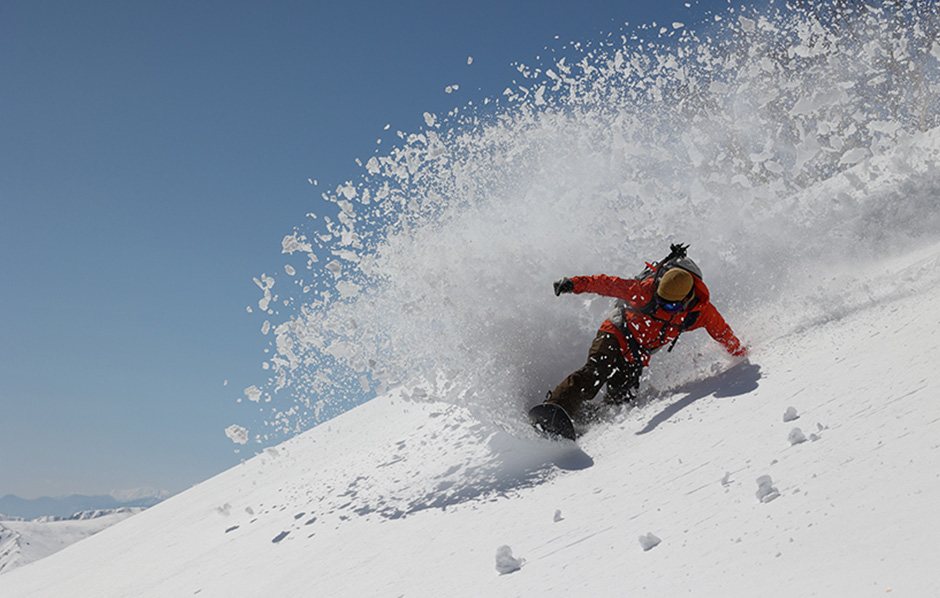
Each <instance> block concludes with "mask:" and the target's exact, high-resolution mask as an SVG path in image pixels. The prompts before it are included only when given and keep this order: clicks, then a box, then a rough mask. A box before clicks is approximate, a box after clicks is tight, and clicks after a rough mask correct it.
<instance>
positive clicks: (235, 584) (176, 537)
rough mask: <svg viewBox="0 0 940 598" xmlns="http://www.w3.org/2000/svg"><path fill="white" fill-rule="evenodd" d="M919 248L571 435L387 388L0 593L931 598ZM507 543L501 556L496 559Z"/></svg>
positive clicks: (933, 391) (929, 411) (935, 431)
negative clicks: (513, 561) (824, 312)
mask: <svg viewBox="0 0 940 598" xmlns="http://www.w3.org/2000/svg"><path fill="white" fill-rule="evenodd" d="M938 266H940V246H932V247H928V248H925V249H922V250H920V251H918V252H915V253H912V254H909V255H908V256H905V257H904V258H903V259H898V260H897V261H895V262H889V263H879V264H877V265H873V267H872V268H871V270H868V271H867V272H865V273H863V274H862V273H860V274H859V276H860V277H861V278H862V279H863V280H867V282H868V283H869V284H872V285H877V286H879V287H880V286H881V285H882V284H883V281H891V280H894V279H895V278H896V279H897V280H905V281H907V283H908V286H909V287H910V288H914V289H916V292H914V293H913V294H908V295H904V296H903V297H902V298H900V299H893V298H888V299H883V300H880V301H878V302H875V303H873V304H870V305H868V306H867V307H864V308H860V309H855V310H852V311H849V312H847V313H845V314H843V315H841V316H839V317H834V318H832V319H831V320H830V321H828V322H824V323H818V324H817V325H815V326H811V327H807V328H806V329H805V330H802V331H800V332H797V333H794V334H792V335H788V336H786V337H783V338H779V339H777V340H775V341H772V342H770V343H768V344H766V345H764V346H762V347H760V348H758V349H757V350H756V351H755V353H754V355H753V359H752V363H750V364H747V363H745V364H740V365H738V366H737V367H736V368H733V369H732V370H730V371H727V372H725V373H723V374H718V375H715V376H713V377H709V378H707V379H705V380H702V381H699V382H697V383H694V384H691V385H690V386H688V387H687V388H683V389H681V390H679V391H678V392H675V393H674V394H671V395H668V396H666V397H665V398H662V399H658V400H654V401H651V402H650V403H649V404H647V405H645V406H643V407H640V408H636V409H633V410H631V411H628V412H626V413H623V414H621V415H619V416H617V417H615V420H614V421H613V423H611V424H609V425H599V426H597V427H595V428H594V429H592V430H590V431H589V432H588V433H587V434H586V435H585V436H584V437H583V439H582V440H581V442H580V446H581V449H582V450H581V451H579V450H577V449H575V448H572V447H565V446H564V445H561V444H555V443H549V442H546V441H542V440H538V439H534V438H531V437H520V438H515V437H512V436H510V435H508V434H496V435H493V436H492V437H491V438H490V439H489V443H488V444H487V445H481V444H478V443H477V442H476V432H477V431H478V430H477V428H478V427H479V424H476V423H475V422H474V420H473V418H471V417H469V416H468V414H467V413H465V412H462V411H461V410H460V409H459V408H456V407H453V406H448V405H438V404H435V403H434V402H433V401H420V402H414V401H407V400H405V399H403V398H402V394H403V393H402V392H401V391H398V392H391V393H389V394H388V395H386V396H383V397H381V398H379V399H376V400H374V401H372V402H370V403H368V404H366V405H363V406H362V407H359V408H357V409H355V410H353V411H352V412H349V413H347V414H345V415H343V416H341V417H339V418H337V419H336V420H334V421H331V422H329V423H328V424H325V425H323V426H320V427H317V428H315V429H313V430H311V431H309V432H307V433H305V434H303V435H301V436H299V437H297V438H295V439H293V440H291V441H289V442H287V443H285V444H283V445H282V446H279V447H278V448H277V449H274V450H269V451H267V452H266V453H265V454H262V455H260V456H258V457H256V458H254V459H251V460H249V461H247V462H246V463H244V464H243V465H241V466H238V467H236V468H234V469H232V470H230V471H228V472H226V473H224V474H222V475H220V476H218V477H216V478H213V479H211V480H209V481H207V482H205V483H203V484H201V485H199V486H198V487H195V488H193V489H191V490H189V491H187V492H185V493H183V494H181V495H179V496H176V497H174V498H172V499H170V500H168V501H166V502H165V503H163V504H161V505H158V506H156V507H154V508H152V509H150V510H148V511H146V512H144V513H142V514H140V515H138V516H136V517H134V518H132V519H129V520H127V521H125V522H123V523H121V524H119V525H117V526H115V527H113V528H110V529H108V530H105V531H104V532H102V533H100V534H98V535H96V536H93V537H92V538H89V539H87V540H85V541H84V542H82V543H81V544H80V545H77V546H74V547H71V548H68V549H66V550H63V551H61V552H59V553H57V554H55V555H53V556H51V557H49V558H47V559H45V560H43V561H40V562H38V563H35V564H33V565H30V566H28V567H24V568H21V569H19V570H16V571H14V572H12V573H10V574H8V575H4V576H3V577H2V578H0V595H2V596H4V597H24V598H25V597H28V596H63V595H68V596H75V597H85V596H87V597H94V598H103V597H108V596H114V597H126V596H188V595H195V594H198V595H199V596H231V595H242V596H267V595H284V596H290V595H310V594H311V592H313V593H315V595H318V596H399V595H403V596H442V595H448V596H473V597H477V596H481V595H485V596H531V595H539V596H563V595H570V593H572V592H577V594H578V595H600V596H610V595H633V594H635V593H640V592H644V593H645V594H644V595H652V596H675V595H679V594H682V595H693V596H720V595H736V596H743V595H760V596H786V597H789V596H793V595H800V596H834V595H842V596H881V595H885V594H886V593H888V592H889V591H890V592H891V595H894V596H933V595H938V594H940V573H938V571H937V568H936V555H937V550H938V548H940V546H938V538H940V518H938V517H936V512H937V511H936V501H937V497H938V496H940V473H938V472H940V440H938V439H940V401H938V400H937V399H938V394H940V372H938V371H937V368H936V366H935V364H936V363H937V362H938V360H940V346H938V344H937V343H936V342H934V341H933V340H932V339H935V338H937V335H940V323H938V318H936V317H935V314H936V313H938V310H940V293H938V290H940V288H938V285H937V283H936V276H935V273H936V272H937V270H938ZM790 407H793V408H794V409H795V411H796V412H797V415H798V419H795V420H793V421H789V422H785V421H784V415H785V413H786V412H787V411H788V409H789V408H790ZM794 428H799V429H800V430H801V431H802V433H803V435H804V436H805V437H806V438H807V440H806V441H805V442H802V443H798V444H791V437H792V434H793V430H794ZM765 475H766V476H770V477H771V479H772V486H773V487H774V488H775V489H776V492H777V493H778V494H779V496H777V497H776V498H773V495H771V500H769V501H768V500H767V499H766V498H765V499H764V501H762V500H759V498H758V496H757V493H758V483H757V480H758V478H759V477H761V476H765ZM765 501H766V502H765ZM648 533H652V534H653V535H655V536H656V537H658V538H660V539H661V543H660V544H659V545H658V546H655V547H653V548H652V549H649V550H644V546H643V545H641V542H640V536H645V535H646V534H648ZM503 545H508V546H509V547H510V548H511V550H512V554H513V555H514V556H516V557H519V558H521V559H524V562H523V564H522V567H521V569H520V570H518V571H516V572H513V573H510V574H505V575H501V574H500V573H499V572H498V571H497V569H496V554H497V550H498V549H499V548H500V547H501V546H503Z"/></svg>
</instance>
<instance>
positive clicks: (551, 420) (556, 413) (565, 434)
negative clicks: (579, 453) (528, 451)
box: [529, 403, 578, 440]
mask: <svg viewBox="0 0 940 598" xmlns="http://www.w3.org/2000/svg"><path fill="white" fill-rule="evenodd" d="M529 421H530V422H532V426H533V427H534V428H535V429H536V430H538V431H539V432H540V433H541V434H543V435H544V436H547V437H549V438H553V439H558V438H567V439H568V440H577V438H578V435H577V433H576V432H575V430H574V422H572V421H571V417H569V415H568V414H567V413H566V412H565V410H564V409H562V408H561V406H560V405H555V404H554V403H540V404H538V405H536V406H535V407H533V408H532V409H530V410H529Z"/></svg>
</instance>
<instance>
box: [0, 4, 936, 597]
mask: <svg viewBox="0 0 940 598" xmlns="http://www.w3.org/2000/svg"><path fill="white" fill-rule="evenodd" d="M892 4H893V3H892ZM885 6H887V4H886V5H885ZM904 6H907V8H906V9H904V8H902V9H892V10H896V11H899V12H897V13H895V12H892V10H888V9H883V10H872V11H867V12H866V13H865V14H864V15H862V16H859V17H852V18H846V19H842V20H840V19H834V20H831V21H826V20H824V21H817V20H815V19H814V17H812V16H810V15H807V14H803V13H799V12H792V11H791V12H782V13H776V12H766V13H756V12H753V11H749V10H740V9H739V10H736V11H731V10H730V9H729V12H728V13H724V14H723V15H721V17H722V18H721V19H716V20H715V22H716V23H718V25H715V27H717V29H716V30H715V31H708V32H702V33H697V32H696V31H695V28H694V27H693V26H692V25H691V24H690V23H686V24H678V23H677V24H676V25H675V26H673V27H672V28H670V27H661V28H660V34H659V35H660V39H659V40H658V41H657V39H656V36H655V33H654V30H651V29H648V28H643V29H642V30H641V31H637V32H634V33H629V32H628V33H624V34H623V35H622V36H621V37H620V38H619V39H618V38H617V36H615V35H612V36H608V37H606V38H605V39H604V41H603V42H598V43H585V44H574V45H572V46H565V47H564V48H559V49H558V50H557V53H555V52H553V55H552V56H551V59H550V60H549V61H548V62H546V63H545V64H540V65H536V66H526V65H521V64H520V65H519V73H520V75H521V80H520V81H519V83H518V84H516V85H515V87H514V88H511V89H508V90H507V92H506V94H505V96H504V97H503V98H501V99H500V101H499V102H493V103H490V104H487V106H488V108H487V109H484V110H482V111H474V110H455V111H454V112H453V113H451V114H449V115H447V116H444V117H442V116H440V115H426V116H425V122H426V124H427V128H426V129H424V130H422V131H420V132H417V133H414V134H410V135H407V134H402V143H401V144H400V145H399V146H398V147H396V148H394V149H393V150H392V151H391V152H390V153H389V154H388V155H385V156H379V155H376V156H373V157H372V158H370V159H369V160H368V161H367V163H366V164H365V170H366V174H365V175H364V177H363V179H362V181H358V182H348V183H345V184H343V185H339V186H337V187H336V188H335V190H333V191H330V192H328V193H326V194H325V199H327V200H328V201H330V202H332V204H333V205H334V206H335V208H336V211H335V213H333V214H330V215H322V216H320V217H319V218H316V219H313V218H312V220H313V222H312V223H311V224H310V225H309V226H305V227H298V229H297V230H296V231H294V232H293V233H292V234H291V235H288V236H287V237H286V238H285V239H284V240H283V243H282V245H283V248H284V252H285V254H286V255H287V256H288V258H289V259H291V260H292V262H291V269H287V268H284V269H283V270H284V272H285V273H286V278H285V275H282V274H278V275H277V276H271V275H261V276H259V277H258V278H257V279H256V282H257V284H258V287H259V289H260V290H261V292H262V297H261V299H260V300H259V302H258V306H257V307H258V311H260V312H261V317H263V319H264V324H263V326H262V331H263V332H264V333H266V334H268V335H269V337H270V338H271V339H272V340H271V359H270V360H269V362H268V363H267V365H268V368H269V370H270V372H271V374H272V378H271V381H270V383H269V384H267V385H260V386H252V387H249V388H248V389H246V392H245V395H246V398H247V399H248V400H247V401H246V402H245V405H246V406H247V407H250V408H251V409H258V410H260V411H261V412H262V413H264V414H265V417H266V420H265V422H264V423H263V424H260V428H259V424H252V425H249V426H242V425H240V424H233V427H231V428H229V430H228V432H229V437H230V438H232V439H233V440H234V441H235V442H238V443H241V442H242V441H245V442H246V444H245V445H244V446H245V447H251V446H258V447H259V449H260V447H261V446H264V445H265V441H266V440H267V441H268V442H270V440H271V439H274V438H279V437H280V436H281V435H284V434H288V435H289V434H293V433H294V432H296V431H297V430H303V429H305V428H307V427H309V426H310V425H311V424H313V423H319V422H324V420H327V419H328V418H329V417H331V416H334V415H336V414H337V413H342V414H341V415H339V416H338V417H335V419H331V420H328V421H325V423H320V425H318V426H317V427H314V428H313V429H310V430H308V431H306V432H303V433H301V434H297V435H296V436H294V437H293V438H291V439H289V440H287V441H286V442H283V443H281V444H277V445H276V446H268V447H267V448H265V449H264V450H263V451H261V452H260V453H259V454H258V455H257V456H255V457H254V458H252V459H249V460H247V461H246V462H244V464H242V465H240V466H238V467H236V468H234V469H232V470H230V471H228V472H225V473H223V474H221V475H219V476H217V477H215V478H213V479H211V480H208V481H206V482H204V483H203V484H200V485H199V486H197V487H195V488H193V489H191V490H189V491H187V492H185V493H182V494H180V495H178V496H176V497H173V498H172V499H170V500H168V501H166V502H164V503H162V504H160V505H158V506H156V507H154V508H152V509H150V510H148V511H146V512H144V513H142V514H140V515H139V516H136V517H133V518H131V519H129V520H127V521H125V522H122V523H121V524H119V525H117V526H115V527H113V528H110V529H108V530H105V531H104V532H102V533H100V534H98V535H96V536H93V537H91V538H89V539H87V540H85V541H83V542H82V543H81V544H80V545H77V546H74V547H70V548H68V549H65V550H63V551H61V552H59V553H57V554H55V555H53V556H51V557H49V558H47V559H44V560H42V561H39V562H37V563H34V564H32V565H29V566H27V567H23V568H21V569H18V570H16V571H13V572H11V573H10V574H8V575H4V576H0V596H3V597H4V598H6V597H7V596H14V597H17V598H19V597H33V596H36V597H38V596H63V595H68V596H74V597H78V598H84V597H88V598H106V597H110V596H113V597H121V598H123V597H125V596H153V597H160V596H191V595H199V596H200V597H206V596H210V597H211V596H219V597H227V596H232V595H246V596H268V595H283V596H291V595H309V594H311V593H315V594H316V595H322V596H409V597H420V596H435V597H437V596H456V597H460V596H468V597H471V596H472V597H473V598H477V597H479V596H568V595H597V596H610V595H617V596H621V595H648V596H668V597H672V596H678V595H692V596H708V597H711V596H762V597H775V596H779V597H785V598H790V597H791V596H794V595H799V596H884V595H886V594H890V595H892V596H936V595H940V573H938V572H937V567H936V555H937V553H938V549H940V546H938V538H940V518H938V517H937V516H936V513H937V498H938V497H940V401H938V400H937V399H938V394H940V371H938V369H937V368H936V363H937V362H938V360H940V344H938V343H937V342H936V339H937V338H940V318H937V317H936V314H937V313H940V292H938V291H940V209H938V196H940V131H938V130H937V128H936V127H937V125H940V121H938V114H940V108H938V105H937V102H938V99H937V98H938V97H940V96H938V94H940V78H938V74H937V73H938V64H937V60H938V57H940V47H938V45H937V43H936V41H935V40H936V39H937V35H938V31H940V15H938V14H936V11H935V10H934V9H933V8H930V7H929V6H927V5H924V6H927V7H921V8H916V6H921V5H920V4H917V5H916V6H915V4H913V3H911V4H908V5H904ZM912 7H913V8H912ZM905 10H906V11H907V12H906V13H905V12H904V11H905ZM912 11H913V12H912ZM918 11H919V12H918ZM901 13H904V14H901ZM680 25H681V26H680ZM640 37H642V38H643V39H642V40H640ZM494 106H495V107H494ZM486 110H491V111H490V112H487V111H486ZM670 242H684V243H690V244H691V246H692V247H691V251H690V253H691V256H692V257H693V258H694V259H695V260H696V261H697V262H698V264H699V265H700V266H701V267H702V269H703V271H704V273H705V281H706V283H707V284H708V285H709V288H710V289H711V292H712V297H713V300H714V303H715V305H716V306H717V307H718V309H719V310H720V311H721V312H722V314H723V315H724V316H725V317H726V318H727V320H728V321H729V323H730V324H731V326H732V327H733V328H734V329H735V331H736V332H737V333H738V335H739V336H740V337H741V338H742V340H743V341H744V342H745V343H746V344H747V345H748V346H749V348H750V350H751V353H750V358H749V360H748V361H740V362H735V361H732V360H730V359H729V358H728V357H727V356H725V355H724V354H723V353H722V352H721V351H720V348H718V347H717V346H716V344H715V343H713V342H712V341H711V340H710V339H709V338H708V337H707V335H706V334H705V333H704V332H694V333H689V334H686V335H683V337H682V338H681V340H680V341H679V343H678V345H677V346H676V350H675V351H673V352H671V353H665V352H662V353H660V354H657V355H656V356H655V357H654V359H653V363H652V367H651V368H650V371H649V372H648V373H647V374H645V375H644V378H643V381H642V383H643V392H642V394H641V397H640V399H639V401H638V403H637V404H636V405H634V406H632V407H630V408H628V409H623V410H621V411H615V412H612V413H609V414H608V416H607V418H606V420H605V421H604V422H601V423H597V424H595V425H594V426H591V427H589V428H588V429H587V431H586V433H585V434H584V435H583V436H582V437H581V438H580V439H579V442H578V444H577V446H575V445H573V444H570V443H563V442H551V441H548V440H544V439H541V438H538V437H537V436H536V435H535V434H534V433H533V432H532V431H531V430H530V429H529V427H528V426H527V424H526V423H525V421H524V417H523V416H522V414H523V413H524V411H525V409H526V408H527V407H529V406H531V405H532V404H534V403H535V402H538V401H539V400H541V399H542V397H543V396H544V394H545V391H546V390H548V389H550V388H552V387H553V386H554V385H555V384H557V383H558V381H559V380H560V379H561V378H562V377H564V376H565V375H567V374H568V373H569V372H570V371H571V370H572V369H574V368H575V367H578V366H579V365H581V364H582V363H583V360H584V357H585V354H586V351H587V347H588V345H589V343H590V340H591V339H592V338H593V335H594V332H595V331H596V328H597V326H598V324H599V323H600V322H601V321H602V320H603V318H604V316H605V312H606V311H607V309H608V307H609V302H608V301H607V300H604V299H597V298H592V297H586V296H579V297H571V296H566V297H561V298H556V297H554V295H553V294H552V292H551V282H552V281H553V280H555V279H557V278H560V277H561V276H570V275H576V274H597V273H606V274H612V275H620V276H630V275H631V274H634V273H636V272H637V271H639V270H640V269H641V268H642V265H643V262H644V261H646V260H655V259H658V258H661V257H663V255H664V254H665V253H666V252H667V251H668V245H669V243H670ZM279 270H280V268H279ZM292 272H293V273H292ZM285 305H288V306H291V309H287V308H286V307H285ZM282 308H283V311H284V312H285V313H283V314H282V313H281V310H282ZM252 311H254V310H252ZM373 396H375V398H373V399H372V400H369V401H368V402H365V403H364V404H362V405H361V406H359V407H356V408H354V409H351V410H350V409H349V408H350V406H351V405H354V404H356V403H362V402H363V401H366V400H367V399H369V398H371V397H373ZM220 433H221V432H220ZM259 443H260V444H259ZM238 446H239V447H242V445H241V444H239V445H238ZM242 450H244V448H242Z"/></svg>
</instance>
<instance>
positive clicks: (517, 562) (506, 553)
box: [496, 546, 523, 575]
mask: <svg viewBox="0 0 940 598" xmlns="http://www.w3.org/2000/svg"><path fill="white" fill-rule="evenodd" d="M522 562H523V559H517V558H516V557H514V556H512V548H510V547H508V546H500V547H499V548H497V549H496V570H497V571H499V574H500V575H506V574H507V573H512V572H513V571H518V570H519V569H520V568H522Z"/></svg>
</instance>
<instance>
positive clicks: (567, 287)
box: [554, 277, 574, 297]
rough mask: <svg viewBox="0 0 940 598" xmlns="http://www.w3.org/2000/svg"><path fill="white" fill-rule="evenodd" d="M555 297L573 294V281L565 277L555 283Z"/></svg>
mask: <svg viewBox="0 0 940 598" xmlns="http://www.w3.org/2000/svg"><path fill="white" fill-rule="evenodd" d="M554 284H555V296H556V297H557V296H559V295H561V294H562V293H573V292H574V281H572V280H571V279H570V278H568V277H565V278H562V279H560V280H556V281H555V283H554Z"/></svg>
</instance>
